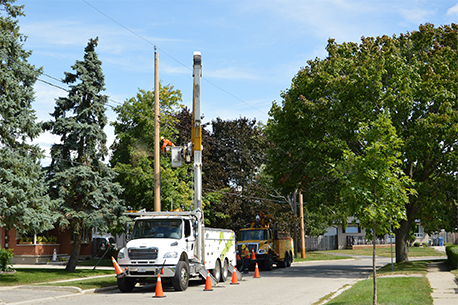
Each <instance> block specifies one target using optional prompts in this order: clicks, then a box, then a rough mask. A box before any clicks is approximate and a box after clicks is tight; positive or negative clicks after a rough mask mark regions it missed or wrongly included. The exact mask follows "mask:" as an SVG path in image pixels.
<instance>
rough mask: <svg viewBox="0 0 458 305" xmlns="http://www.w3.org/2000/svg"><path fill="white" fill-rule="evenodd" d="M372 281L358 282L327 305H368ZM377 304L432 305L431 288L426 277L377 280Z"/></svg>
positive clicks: (371, 295) (370, 300)
mask: <svg viewBox="0 0 458 305" xmlns="http://www.w3.org/2000/svg"><path fill="white" fill-rule="evenodd" d="M373 289H374V288H373V282H372V279H368V280H364V281H360V282H358V283H356V284H355V285H354V286H353V287H352V288H350V289H348V290H346V291H344V292H343V293H342V294H341V295H339V296H337V297H336V298H335V299H333V300H331V301H330V302H328V303H327V304H329V305H343V304H345V305H366V304H367V305H370V304H372V298H373ZM377 291H378V292H377V303H378V304H380V305H383V304H396V305H404V304H405V305H410V304H416V305H432V304H433V299H432V297H431V288H430V286H429V282H428V279H427V278H426V277H396V278H377Z"/></svg>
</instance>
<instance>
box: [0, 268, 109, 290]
mask: <svg viewBox="0 0 458 305" xmlns="http://www.w3.org/2000/svg"><path fill="white" fill-rule="evenodd" d="M105 274H112V275H113V278H114V279H116V278H115V277H114V275H115V274H116V273H115V271H114V270H97V269H96V270H94V271H92V269H78V268H77V269H76V271H75V272H67V271H65V270H64V269H44V268H43V269H37V268H18V269H16V273H14V274H1V275H0V286H15V285H30V284H39V283H47V282H53V281H60V280H68V279H77V278H81V279H83V278H87V277H91V276H97V275H105ZM59 285H60V283H59ZM72 286H75V285H72ZM93 288H95V287H93Z"/></svg>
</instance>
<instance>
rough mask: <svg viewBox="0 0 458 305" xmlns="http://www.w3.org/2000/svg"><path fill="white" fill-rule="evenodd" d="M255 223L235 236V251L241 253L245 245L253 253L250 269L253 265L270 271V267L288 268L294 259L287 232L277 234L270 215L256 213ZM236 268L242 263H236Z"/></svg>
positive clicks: (291, 241) (290, 240)
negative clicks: (253, 257) (274, 265)
mask: <svg viewBox="0 0 458 305" xmlns="http://www.w3.org/2000/svg"><path fill="white" fill-rule="evenodd" d="M255 215H256V216H255V221H254V222H253V223H252V224H251V227H250V228H247V229H241V230H240V232H239V233H238V236H237V251H238V253H239V254H240V253H241V252H242V245H246V247H247V248H248V250H249V251H250V253H253V252H254V253H255V258H256V260H252V259H251V260H250V267H251V269H252V268H253V267H254V264H255V263H258V266H259V267H260V268H263V269H264V270H272V265H273V264H276V265H277V267H280V268H284V267H290V266H291V264H292V262H293V260H294V257H293V252H294V242H293V239H292V238H291V236H290V234H289V233H288V232H278V231H277V230H276V229H275V226H274V223H273V220H272V218H271V216H270V215H265V214H264V213H263V212H256V214H255ZM237 264H238V267H240V266H241V264H242V261H241V260H239V261H238V262H237Z"/></svg>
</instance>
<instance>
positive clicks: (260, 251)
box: [258, 249, 266, 254]
mask: <svg viewBox="0 0 458 305" xmlns="http://www.w3.org/2000/svg"><path fill="white" fill-rule="evenodd" d="M258 254H266V250H263V249H259V250H258Z"/></svg>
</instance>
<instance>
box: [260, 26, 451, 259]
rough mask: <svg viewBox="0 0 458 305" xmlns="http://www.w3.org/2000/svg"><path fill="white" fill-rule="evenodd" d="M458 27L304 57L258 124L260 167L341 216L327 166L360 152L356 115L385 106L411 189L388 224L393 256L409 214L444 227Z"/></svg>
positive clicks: (400, 252) (366, 118) (400, 253)
mask: <svg viewBox="0 0 458 305" xmlns="http://www.w3.org/2000/svg"><path fill="white" fill-rule="evenodd" d="M457 31H458V25H455V24H452V25H445V26H441V27H438V28H436V27H434V26H433V25H431V24H426V25H421V26H420V28H419V30H418V31H414V32H412V33H407V34H401V35H399V36H393V37H388V36H382V37H377V38H373V37H367V38H364V37H363V38H362V40H361V43H360V44H358V43H342V44H337V43H336V42H335V41H334V40H332V39H330V40H329V42H328V45H327V51H328V56H327V57H326V58H325V59H319V58H317V59H315V60H311V61H308V63H307V66H305V67H304V68H302V69H301V70H300V71H299V72H298V74H297V75H296V76H295V77H294V79H293V82H292V85H291V88H290V89H288V90H287V91H285V92H284V93H283V94H282V98H283V103H282V105H281V106H280V105H278V104H277V103H274V104H273V106H272V109H271V112H270V114H271V116H272V119H271V120H269V122H268V128H267V133H268V138H269V140H270V141H272V142H273V143H274V145H275V146H274V147H273V148H272V149H271V150H269V156H268V160H269V173H271V174H272V175H273V177H274V182H275V183H277V184H278V185H279V186H281V187H282V189H283V192H285V193H289V192H291V190H294V189H297V188H301V189H302V191H303V193H304V194H308V196H309V201H308V204H310V205H311V206H314V207H315V210H316V211H319V210H322V211H324V213H325V214H327V215H329V219H332V218H333V217H334V218H337V219H338V218H340V219H342V221H345V209H341V202H340V196H339V195H340V188H341V187H342V185H341V183H340V182H339V181H338V180H337V179H336V178H335V177H334V176H333V175H332V170H331V169H332V164H336V163H337V162H339V161H340V160H341V159H342V157H343V156H344V151H346V150H350V151H352V152H353V153H354V154H356V155H361V154H362V153H363V152H364V150H363V147H364V146H363V145H362V143H361V142H360V141H358V140H357V135H358V133H357V130H358V126H359V124H360V123H366V124H368V123H369V122H372V121H375V120H376V119H377V117H378V114H380V113H384V112H386V113H390V115H391V119H392V123H393V126H394V128H395V129H396V134H397V135H398V136H399V137H400V138H401V139H402V140H403V142H404V144H403V145H402V147H401V148H400V151H401V160H402V161H403V162H402V165H401V168H402V170H403V172H404V173H405V174H406V175H407V176H408V177H409V178H410V179H412V180H413V181H414V182H415V189H416V191H417V193H418V195H417V196H411V197H409V202H408V203H407V204H406V205H405V209H406V215H407V218H406V220H401V221H400V227H399V228H398V229H396V231H395V233H396V237H397V238H396V261H397V262H403V261H407V260H408V248H407V241H408V239H409V229H410V227H411V225H412V223H413V222H414V221H415V219H418V218H420V219H421V220H422V223H425V224H426V223H428V224H431V225H432V226H431V227H429V229H430V230H437V229H440V228H444V229H446V230H449V229H451V228H455V227H456V224H457V218H456V215H457V206H456V199H457V195H458V194H457V192H456V190H455V191H453V190H454V189H453V186H456V185H457V179H456V164H457V161H458V160H457V157H458V155H457V154H458V150H457V143H458V141H457V139H458V134H457V133H456V129H457V126H458V125H457V123H458V99H457V97H458V87H457V86H456V83H457V77H458V69H457V68H458V67H457V66H458V34H457Z"/></svg>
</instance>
